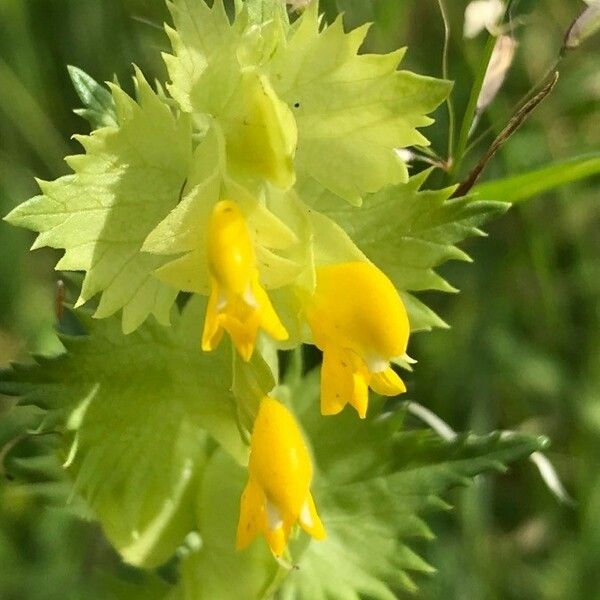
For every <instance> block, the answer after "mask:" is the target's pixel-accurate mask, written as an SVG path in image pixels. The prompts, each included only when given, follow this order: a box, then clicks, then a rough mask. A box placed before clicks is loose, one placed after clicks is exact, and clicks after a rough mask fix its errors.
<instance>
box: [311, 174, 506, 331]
mask: <svg viewBox="0 0 600 600" xmlns="http://www.w3.org/2000/svg"><path fill="white" fill-rule="evenodd" d="M429 173H430V171H424V172H423V173H420V174H418V175H416V176H414V177H412V178H411V179H410V181H409V183H408V184H407V185H399V186H394V187H388V188H385V189H384V190H382V191H381V192H378V193H377V194H373V195H370V196H367V197H366V198H365V201H364V204H363V206H362V207H361V208H360V209H359V210H356V209H354V208H352V207H349V206H347V205H345V204H343V203H341V202H339V201H336V199H335V198H332V197H331V196H329V197H327V196H325V197H322V198H321V199H320V200H319V202H320V208H321V210H322V211H323V212H324V213H325V214H326V215H327V216H329V217H331V218H332V219H333V220H334V221H336V222H337V223H339V225H340V226H341V227H342V228H344V229H345V231H346V232H347V233H348V235H349V236H350V238H352V240H353V241H354V242H355V243H356V245H357V246H358V247H359V248H360V250H362V252H364V254H365V255H366V256H367V258H369V259H370V260H371V261H373V262H374V263H375V264H376V265H377V266H378V267H379V268H380V269H381V270H382V271H383V272H384V273H385V274H386V275H387V276H388V277H389V278H390V279H391V280H392V281H393V282H394V285H395V286H396V287H397V288H398V290H400V292H401V293H402V295H403V297H404V299H405V301H406V306H407V310H408V313H409V317H410V320H411V329H412V330H413V331H418V330H429V329H431V328H432V327H440V326H442V327H443V326H444V323H443V321H442V320H441V319H440V318H439V317H437V316H436V315H435V314H434V313H433V312H432V311H431V310H430V309H428V308H427V307H426V306H424V305H423V304H422V303H421V302H420V301H419V300H418V299H417V298H415V297H414V296H413V295H412V294H409V292H420V291H424V290H438V291H442V292H455V291H456V290H455V288H453V287H452V286H451V285H450V284H449V283H448V282H447V281H446V280H444V279H443V278H442V277H441V276H440V275H439V274H438V273H437V272H436V268H437V267H439V266H440V265H442V264H443V263H445V262H447V261H449V260H466V261H468V260H470V259H469V257H468V255H467V254H465V253H464V252H463V251H462V250H460V249H459V248H457V246H456V244H457V243H459V242H461V241H462V240H464V239H465V238H467V237H469V236H473V235H483V233H482V232H481V231H480V230H479V229H478V226H479V225H480V224H482V223H483V222H484V221H486V220H487V219H489V218H491V217H493V216H496V215H499V214H502V213H503V212H505V211H506V210H507V208H508V204H506V203H501V202H489V201H474V200H473V198H471V197H464V198H454V199H450V196H451V195H452V192H453V188H447V189H443V190H421V189H420V188H421V186H422V185H423V184H424V182H425V180H426V179H427V176H428V175H429Z"/></svg>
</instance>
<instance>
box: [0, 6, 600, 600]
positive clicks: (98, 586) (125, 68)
mask: <svg viewBox="0 0 600 600" xmlns="http://www.w3.org/2000/svg"><path fill="white" fill-rule="evenodd" d="M198 1H200V0H198ZM447 3H448V9H449V14H450V24H451V28H452V40H451V44H450V49H449V50H450V76H451V77H452V78H453V79H455V80H456V87H455V94H454V99H455V105H456V111H457V115H458V116H459V118H460V117H461V115H462V113H463V112H464V109H465V105H466V101H467V97H468V94H469V91H470V88H471V82H472V80H473V77H474V72H475V70H476V68H477V66H478V63H479V59H480V57H481V55H482V51H483V46H484V44H485V35H482V36H480V37H478V38H477V39H475V40H471V41H464V40H463V39H462V36H461V32H462V19H463V12H464V8H465V6H466V4H467V3H466V2H465V1H464V0H448V2H447ZM513 4H514V6H515V8H516V10H517V12H518V13H519V14H520V16H519V20H520V25H519V26H518V28H517V29H516V32H515V33H516V35H517V37H518V39H519V42H520V45H519V49H518V54H517V57H516V60H515V64H514V67H513V69H512V71H511V73H510V76H509V78H508V80H507V82H506V85H505V86H504V88H503V90H502V92H501V94H500V95H499V97H498V98H497V99H496V100H495V102H494V103H493V104H492V106H491V107H490V108H489V110H488V111H487V113H486V116H485V118H484V120H483V123H482V126H481V129H482V130H484V129H485V128H486V127H491V128H492V132H494V131H495V132H498V131H499V130H500V129H501V127H502V126H503V124H504V123H505V122H506V120H507V119H508V118H509V117H510V115H511V114H512V108H513V107H514V105H515V103H516V102H517V101H518V100H519V98H520V97H521V96H522V95H523V94H525V93H526V92H527V91H528V90H529V89H530V88H531V86H532V85H533V84H535V83H536V82H537V81H538V80H539V78H540V77H541V76H543V74H544V73H545V72H546V70H547V69H548V67H549V66H550V65H551V64H552V63H553V61H554V58H555V56H556V54H557V52H558V49H559V48H560V46H561V44H562V39H563V35H564V32H565V30H566V29H567V27H568V25H569V23H570V22H571V21H572V19H573V18H574V17H575V16H576V15H577V13H578V11H579V10H581V9H582V8H583V7H584V4H583V3H582V2H579V0H567V1H565V0H538V1H534V0H529V1H525V0H521V1H520V2H514V3H513ZM323 6H324V8H325V9H326V11H327V14H328V15H329V16H332V15H334V14H335V13H336V12H338V11H344V12H345V15H346V16H345V18H346V21H347V23H348V24H349V25H357V24H360V23H362V22H365V21H374V22H375V25H374V27H373V29H372V31H371V33H370V36H369V39H368V46H369V49H371V50H376V51H386V50H391V49H393V48H396V47H398V46H404V45H407V46H409V52H408V55H407V58H406V61H405V66H406V67H407V68H410V69H413V70H416V71H419V72H422V73H426V74H430V75H440V74H441V53H442V42H443V25H442V21H441V19H440V15H439V12H438V6H437V2H436V1H435V0H337V1H336V0H326V1H324V2H323ZM165 20H168V14H167V12H166V9H165V8H164V6H163V2H162V0H0V213H2V214H3V215H4V214H6V213H7V212H8V211H9V210H10V209H11V208H13V207H14V206H15V205H17V204H18V203H20V202H22V201H24V200H25V199H27V198H29V197H30V196H32V195H35V193H36V192H37V189H36V184H35V180H34V177H39V178H42V179H51V178H54V177H57V176H59V175H62V174H64V173H65V172H66V171H67V168H66V165H65V163H64V161H63V157H64V156H65V155H66V154H69V153H73V152H76V151H77V145H76V144H75V143H74V142H72V141H70V136H71V135H72V134H74V133H78V132H86V131H87V125H86V123H85V122H84V121H83V120H81V119H80V118H78V117H77V116H75V115H74V114H73V113H72V112H71V111H72V109H73V108H75V107H77V106H78V105H79V103H78V99H77V97H76V95H75V93H74V91H73V89H72V86H71V84H70V81H69V78H68V74H67V71H66V65H67V64H73V65H76V66H79V67H81V68H83V69H84V70H85V71H87V72H88V73H90V74H91V75H92V76H93V77H95V78H96V79H98V80H109V79H113V77H114V76H116V77H117V78H118V79H119V80H120V81H121V83H122V84H123V85H124V86H125V87H126V88H129V89H131V85H130V80H131V74H132V69H131V66H130V65H131V63H132V62H134V63H136V64H137V65H139V66H140V67H141V68H142V69H143V70H144V71H145V72H146V73H147V74H148V75H154V76H156V77H158V78H159V79H164V78H165V70H164V66H163V64H162V61H161V59H160V51H161V50H164V49H166V48H167V42H166V38H165V36H164V34H163V33H162V31H161V29H160V25H161V23H162V22H163V21H165ZM599 50H600V45H599V44H598V43H597V41H591V42H589V43H587V44H586V45H585V46H584V47H583V48H581V49H580V50H578V51H577V52H575V53H573V54H572V55H569V56H567V57H566V58H565V60H564V61H563V62H562V64H561V79H560V81H559V84H558V86H557V88H556V90H555V92H554V93H553V94H552V96H551V97H550V98H549V99H548V100H547V101H546V102H545V103H544V104H543V105H542V106H541V107H540V108H539V110H538V111H537V112H536V113H535V114H534V116H533V117H532V118H531V120H530V121H529V122H528V123H527V124H526V125H525V126H524V127H523V128H522V129H521V131H520V132H519V133H518V134H516V135H515V136H514V138H513V139H512V140H511V141H510V142H509V144H507V145H506V146H505V148H504V149H503V150H502V151H501V152H500V153H499V154H498V156H497V157H496V158H495V159H494V161H493V163H492V164H491V165H490V167H489V169H488V171H487V172H486V178H488V179H489V178H492V177H502V176H504V175H506V174H516V173H520V172H524V171H527V170H529V169H532V168H535V167H539V166H542V165H544V164H546V163H548V162H549V161H553V160H557V159H563V158H568V157H571V156H575V155H582V154H585V153H587V152H592V151H598V150H599V149H600V70H599V69H598V64H600V51H599ZM436 116H437V117H438V122H437V124H436V125H435V126H433V127H432V128H431V129H430V130H429V131H428V132H427V134H428V135H429V137H431V139H432V140H433V144H434V147H435V148H436V150H437V151H438V152H439V153H442V154H443V153H445V148H446V144H447V121H446V112H445V110H443V109H441V110H440V111H438V114H437V115H436ZM491 139H492V138H491V136H488V137H487V138H485V139H484V140H483V142H482V144H481V145H480V146H478V147H477V148H476V149H475V150H474V152H473V153H472V154H471V155H470V156H469V159H468V160H467V161H466V164H465V169H466V168H468V166H469V162H471V163H472V161H473V160H475V159H476V158H477V156H478V155H479V154H480V153H481V152H483V150H484V149H485V147H486V142H487V143H488V144H489V142H490V140H491ZM441 181H442V179H441V178H440V183H441ZM598 183H599V181H598V179H597V178H596V179H595V180H594V179H590V180H587V181H585V182H581V183H578V184H576V185H571V186H569V187H565V188H563V189H560V190H558V191H556V192H554V193H551V194H546V195H543V196H541V197H538V198H535V199H532V200H530V201H529V202H528V203H526V204H523V205H519V206H518V207H515V208H514V209H513V210H511V211H510V212H509V213H508V215H507V216H505V217H503V218H502V219H501V220H500V221H498V222H496V223H494V224H492V225H491V226H490V227H489V228H488V230H489V233H490V237H489V239H487V240H477V241H474V242H471V243H469V244H468V247H467V250H468V251H469V252H470V253H471V254H472V256H473V258H474V259H475V262H474V264H473V265H466V264H462V263H461V264H452V265H448V266H446V267H445V268H444V269H443V271H444V273H445V275H446V276H447V277H448V278H449V279H450V281H451V282H452V283H453V284H454V285H456V286H457V287H458V288H460V289H461V290H462V291H461V294H460V295H457V296H448V297H442V296H441V295H439V294H438V295H435V294H431V295H429V296H428V300H429V301H430V302H431V303H432V305H434V306H435V308H436V309H437V310H438V311H439V312H440V313H441V315H442V316H443V317H444V318H445V319H446V321H447V322H448V323H449V324H450V325H451V326H452V328H451V329H450V330H448V331H436V332H434V333H429V334H419V335H418V336H415V338H414V339H413V340H412V342H411V355H412V356H414V357H415V358H417V359H418V361H419V364H418V365H417V368H416V370H415V373H414V375H412V376H411V377H410V378H409V381H408V384H409V396H410V398H411V399H413V400H415V401H417V402H420V403H422V404H424V405H426V406H428V407H429V408H431V409H432V410H434V411H435V412H436V413H437V414H439V415H440V416H441V417H442V418H444V419H445V420H446V421H447V422H448V423H449V424H450V425H451V426H452V427H454V428H455V429H457V430H468V429H471V430H474V431H476V432H486V431H489V430H492V429H523V430H527V431H532V432H538V433H543V434H546V435H549V436H550V437H551V439H552V440H553V445H552V448H551V449H550V451H549V453H548V455H549V457H550V459H551V460H552V461H553V463H554V464H555V466H556V468H557V470H558V472H559V474H560V476H561V478H562V480H563V481H564V483H565V486H566V487H567V489H568V491H569V493H570V494H571V495H572V496H573V497H574V498H575V499H576V503H577V504H576V506H575V507H570V506H566V505H561V504H559V503H558V502H557V501H556V500H555V498H554V497H553V496H552V495H551V494H550V493H549V492H548V490H547V488H546V487H545V486H544V484H543V483H542V481H541V479H540V477H539V476H538V475H537V472H536V470H535V467H534V466H533V465H532V464H531V463H529V462H526V463H523V464H520V465H518V466H515V467H513V468H512V469H511V470H510V472H509V473H507V474H506V475H504V476H498V477H493V478H490V477H484V478H481V479H478V480H477V481H476V483H475V485H473V486H472V487H470V488H468V489H466V490H458V491H456V492H455V493H454V496H453V502H454V504H455V505H456V506H457V508H456V509H455V510H454V511H452V512H451V513H448V514H444V515H442V516H438V517H436V519H435V520H434V522H433V529H434V531H435V532H436V533H437V535H438V539H437V541H436V542H435V543H432V544H429V545H427V546H423V547H422V548H420V550H421V551H422V552H423V553H424V554H425V555H426V556H427V558H428V560H429V561H430V562H431V563H432V564H433V565H435V566H436V567H437V569H438V574H437V575H436V576H435V577H432V578H430V579H422V580H421V587H422V591H421V593H420V597H422V598H426V599H432V600H433V599H436V600H437V599H454V598H457V599H465V600H471V599H473V600H488V599H490V600H491V599H501V600H505V599H506V600H513V599H514V600H517V599H519V600H534V599H544V600H570V599H573V600H579V599H581V600H584V599H585V600H588V599H591V600H593V599H594V598H600V336H599V332H600V327H599V324H600V323H599V321H600V304H599V298H600V235H599V231H600V186H599V185H598ZM499 199H501V198H499ZM32 241H33V236H32V235H31V234H29V233H27V232H24V231H21V230H16V229H13V228H10V227H9V226H8V225H7V224H5V223H0V366H3V365H6V364H7V363H8V362H9V361H10V360H17V359H25V358H26V355H27V354H26V352H27V350H32V351H34V352H55V351H57V350H58V344H57V342H56V340H55V338H54V334H53V323H54V320H55V317H54V294H55V281H56V278H57V275H56V274H55V273H54V272H53V270H52V267H53V264H54V262H55V261H56V258H57V256H56V254H55V253H53V252H52V251H50V250H40V251H37V252H35V253H33V254H30V253H29V252H28V247H29V246H30V245H31V243H32ZM9 407H10V402H9V400H8V399H4V400H2V399H0V441H2V442H4V441H6V440H7V439H10V432H8V431H6V430H5V429H6V428H4V429H3V421H2V413H3V412H5V411H7V410H8V409H9ZM28 444H29V442H24V443H23V444H20V445H19V446H17V447H16V448H15V449H14V450H13V451H12V454H15V453H16V454H17V455H18V453H19V452H24V453H26V452H27V451H28ZM32 477H33V479H34V483H35V485H31V484H28V485H24V484H23V483H22V482H19V481H15V482H11V481H8V480H7V479H6V478H3V479H2V481H0V599H2V600H21V599H24V600H55V599H56V600H58V599H61V600H63V599H80V598H86V599H87V598H92V599H93V598H107V597H109V596H108V592H107V591H106V590H107V588H106V575H105V574H114V573H116V572H117V571H122V570H123V567H122V566H121V565H119V561H118V559H117V557H116V556H115V555H114V553H113V552H112V551H111V550H110V548H108V547H107V546H106V544H105V542H104V541H103V540H102V537H101V535H100V533H99V531H98V530H97V528H96V527H95V526H92V525H90V524H87V523H85V522H82V521H80V520H78V519H76V518H74V517H73V516H71V515H70V514H68V513H65V511H63V510H59V509H57V508H52V507H49V506H48V502H47V501H48V499H50V500H51V499H52V494H53V490H52V487H51V485H50V484H47V482H45V480H44V475H43V474H42V472H40V474H35V473H34V474H33V475H32ZM36 477H37V478H38V479H37V480H36V479H35V478H36ZM44 486H45V487H44ZM40 490H41V491H42V493H40ZM129 576H130V577H134V576H135V575H134V574H131V573H129ZM216 600H218V599H216ZM240 600H244V599H240ZM306 600H310V599H306Z"/></svg>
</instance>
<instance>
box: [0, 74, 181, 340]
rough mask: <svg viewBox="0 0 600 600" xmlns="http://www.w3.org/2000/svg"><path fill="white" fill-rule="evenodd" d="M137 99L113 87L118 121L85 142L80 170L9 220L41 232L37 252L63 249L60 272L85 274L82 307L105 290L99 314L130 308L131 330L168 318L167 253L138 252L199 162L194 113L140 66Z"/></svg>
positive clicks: (76, 165)
mask: <svg viewBox="0 0 600 600" xmlns="http://www.w3.org/2000/svg"><path fill="white" fill-rule="evenodd" d="M136 83H137V88H138V102H136V101H134V100H133V99H132V98H130V97H129V96H127V95H126V94H125V93H124V92H123V91H122V90H121V89H119V88H118V87H115V86H113V87H112V95H113V99H114V102H115V110H116V114H117V120H118V126H114V127H105V128H103V129H99V130H97V131H95V132H93V133H92V134H91V135H90V136H87V137H79V138H78V140H79V141H80V142H81V144H82V145H83V147H84V149H85V150H86V154H85V155H80V156H72V157H69V158H68V159H67V162H68V163H69V165H70V166H71V168H72V169H73V171H74V174H72V175H68V176H65V177H61V178H60V179H58V180H56V181H53V182H40V187H41V189H42V193H43V195H41V196H37V197H36V198H33V199H31V200H29V201H28V202H26V203H24V204H22V205H21V206H18V207H17V208H16V209H15V210H14V211H13V212H11V213H10V214H9V215H8V216H7V217H6V219H7V220H8V221H9V222H10V223H12V224H14V225H20V226H23V227H27V228H29V229H32V230H34V231H39V232H40V234H39V236H38V238H37V240H36V242H35V244H34V246H33V247H34V248H40V247H42V246H50V247H52V248H64V249H65V254H64V256H63V258H62V259H61V260H60V261H59V263H58V264H57V266H56V268H57V269H63V270H68V271H75V270H81V271H85V272H86V275H85V278H84V281H83V286H82V290H81V295H80V298H79V301H78V305H80V304H83V303H84V302H86V301H88V300H89V299H90V298H92V297H93V296H95V295H96V294H99V293H102V296H101V298H100V302H99V305H98V308H97V310H96V314H95V316H96V317H107V316H110V315H112V314H113V313H115V312H116V311H117V310H119V309H121V308H122V309H123V330H124V331H126V332H130V331H133V330H135V329H136V328H137V327H138V326H139V325H140V324H141V323H142V322H143V321H144V320H145V319H146V318H147V317H148V315H150V314H153V315H154V316H155V317H156V318H157V319H158V320H159V321H160V322H161V323H165V324H167V323H168V321H169V311H170V308H171V305H172V304H173V301H174V299H175V296H176V294H177V290H175V289H172V288H169V287H168V286H166V285H165V284H163V283H161V282H160V281H158V280H157V279H156V278H154V277H152V271H154V270H155V269H156V268H157V267H159V266H160V265H161V263H162V262H163V260H162V258H160V257H158V256H156V255H151V254H147V253H143V252H141V251H140V249H141V246H142V243H143V241H144V239H145V238H146V236H147V235H148V233H150V231H151V230H152V229H153V228H154V227H155V225H156V224H157V223H159V222H160V221H161V220H162V219H163V218H164V217H165V216H166V215H167V214H168V213H169V211H170V210H171V209H172V208H174V207H175V206H176V204H177V202H178V200H179V195H180V192H181V189H182V187H183V185H184V183H185V180H186V177H187V173H188V170H189V164H190V159H191V132H190V123H189V119H188V118H187V117H185V116H183V117H174V116H173V114H172V113H171V111H170V109H169V108H168V107H167V106H166V105H165V104H164V103H163V101H162V100H161V99H160V98H159V97H158V96H157V95H156V94H155V93H154V92H153V91H152V89H151V88H150V86H149V85H148V83H146V81H145V80H144V78H143V76H142V75H141V74H140V73H139V72H137V76H136Z"/></svg>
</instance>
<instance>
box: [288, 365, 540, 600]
mask: <svg viewBox="0 0 600 600" xmlns="http://www.w3.org/2000/svg"><path fill="white" fill-rule="evenodd" d="M318 386H319V383H318V374H317V373H312V374H310V375H309V376H308V378H307V379H305V380H304V381H302V382H301V385H300V386H298V388H296V389H295V390H292V398H293V405H294V408H295V410H296V411H297V412H298V414H299V417H300V420H301V422H302V424H303V426H304V428H305V431H306V432H307V435H308V436H309V438H310V440H311V444H312V446H313V452H314V456H315V461H316V463H317V467H318V472H317V476H316V479H315V482H314V485H313V495H314V497H315V501H316V502H317V507H318V509H319V512H320V515H321V518H322V519H323V522H324V523H325V526H326V528H327V534H328V537H327V539H326V540H325V541H323V542H316V541H313V540H309V539H308V538H307V537H306V536H304V535H303V536H302V537H301V538H299V539H298V540H297V541H296V542H295V544H294V545H292V547H291V552H292V556H293V558H294V561H295V562H297V564H298V569H294V570H292V571H291V572H290V573H289V575H288V577H287V578H286V579H285V580H284V582H283V586H282V588H281V590H280V591H279V593H278V594H277V595H276V597H277V598H278V599H281V600H292V599H295V598H311V599H314V600H329V599H330V600H334V599H335V600H359V598H363V597H368V598H373V599H377V600H394V599H395V598H396V597H397V596H396V594H395V593H394V592H397V591H399V590H406V591H414V590H415V589H416V585H415V583H414V581H413V580H412V577H411V575H410V572H431V571H432V569H431V567H429V566H428V565H427V564H426V563H425V562H424V561H423V560H422V559H421V558H420V557H419V556H418V555H417V554H415V553H414V552H413V551H412V550H411V549H410V548H409V546H408V545H407V544H408V543H409V541H410V540H411V539H415V538H425V539H430V538H431V537H432V534H431V532H430V530H429V528H428V527H427V525H426V524H425V522H424V521H423V520H422V518H423V516H424V515H425V514H426V513H427V512H430V511H431V510H439V509H440V508H444V507H445V506H446V505H445V503H444V502H443V501H442V500H441V499H440V495H441V494H443V493H444V492H445V491H446V490H448V489H449V488H450V487H454V486H456V485H463V484H465V483H467V482H468V481H469V478H471V477H473V476H474V475H475V474H477V473H481V472H484V471H501V470H503V468H504V467H503V465H504V464H505V463H508V462H511V461H514V460H517V459H519V458H522V457H525V456H528V455H529V454H531V453H532V452H534V451H535V450H538V449H540V448H541V447H542V446H543V445H544V444H545V440H543V439H539V438H533V437H527V436H524V435H515V436H513V437H503V436H501V435H500V434H491V435H488V436H483V437H476V436H471V435H468V436H467V435H463V436H460V437H459V438H457V439H456V440H455V441H453V442H447V441H444V440H441V439H440V438H438V437H437V436H436V435H435V434H433V433H432V432H428V431H410V430H406V429H401V426H402V414H401V413H395V414H394V413H391V414H385V413H384V415H382V416H378V415H373V414H372V415H371V416H370V418H369V419H368V420H367V421H366V422H360V421H359V420H358V419H356V418H355V415H352V414H350V413H349V412H344V413H342V414H341V415H339V416H338V417H336V419H323V418H321V417H320V416H319V415H317V411H315V410H314V408H315V403H316V402H317V398H318V389H319V388H318Z"/></svg>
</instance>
